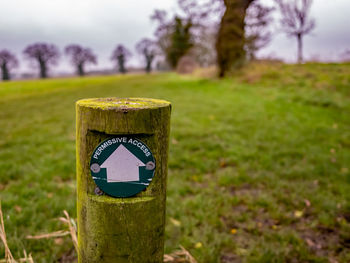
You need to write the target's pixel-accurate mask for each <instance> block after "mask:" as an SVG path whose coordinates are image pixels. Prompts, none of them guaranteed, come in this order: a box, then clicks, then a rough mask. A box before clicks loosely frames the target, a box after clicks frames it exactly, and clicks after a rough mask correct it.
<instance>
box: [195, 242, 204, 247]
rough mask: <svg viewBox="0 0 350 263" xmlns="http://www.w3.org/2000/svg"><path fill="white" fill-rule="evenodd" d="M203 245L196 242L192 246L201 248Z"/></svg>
mask: <svg viewBox="0 0 350 263" xmlns="http://www.w3.org/2000/svg"><path fill="white" fill-rule="evenodd" d="M202 246H203V244H202V243H201V242H197V243H196V244H195V245H194V247H195V248H201V247H202Z"/></svg>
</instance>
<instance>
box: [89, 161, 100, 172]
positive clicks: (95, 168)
mask: <svg viewBox="0 0 350 263" xmlns="http://www.w3.org/2000/svg"><path fill="white" fill-rule="evenodd" d="M90 169H91V171H93V172H94V173H98V172H100V170H101V168H100V166H99V164H98V163H93V164H92V165H91V166H90Z"/></svg>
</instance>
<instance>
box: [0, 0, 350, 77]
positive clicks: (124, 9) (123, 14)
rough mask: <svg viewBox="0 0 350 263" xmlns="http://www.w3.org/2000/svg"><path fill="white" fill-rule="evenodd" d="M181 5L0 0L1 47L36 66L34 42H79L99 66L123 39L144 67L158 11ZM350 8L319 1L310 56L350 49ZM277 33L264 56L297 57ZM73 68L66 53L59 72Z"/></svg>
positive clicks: (132, 0) (171, 1)
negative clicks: (143, 42) (140, 44)
mask: <svg viewBox="0 0 350 263" xmlns="http://www.w3.org/2000/svg"><path fill="white" fill-rule="evenodd" d="M261 1H262V2H264V3H267V4H269V3H271V2H272V0H261ZM176 6H177V5H176V0H127V1H126V0H0V49H4V48H6V49H9V50H11V51H13V52H15V53H16V54H17V56H18V57H19V58H20V60H21V70H27V69H28V68H29V67H30V66H29V63H28V62H27V61H25V60H23V55H22V51H23V49H24V48H25V47H26V46H27V45H28V44H31V43H33V42H38V41H40V42H43V41H44V42H50V43H54V44H56V45H57V46H58V47H59V48H60V49H61V51H62V50H63V48H64V47H65V46H66V45H67V44H71V43H79V44H82V45H83V46H87V47H90V48H92V49H93V50H94V51H95V53H96V54H97V55H98V62H99V64H98V65H97V67H96V68H112V66H113V65H112V64H111V62H110V60H109V57H110V54H111V52H112V50H113V49H114V47H115V46H116V44H119V43H122V44H124V45H126V46H127V47H128V48H129V49H130V50H131V51H132V52H133V53H134V56H133V57H132V59H131V61H130V63H129V65H139V64H140V61H139V58H138V56H137V54H135V50H134V46H135V44H136V43H137V41H139V40H140V39H141V38H143V37H152V35H153V31H154V29H155V25H154V24H153V23H152V22H151V21H150V15H151V14H152V13H153V10H154V9H156V8H157V9H165V10H168V11H170V12H171V11H175V10H176ZM349 10H350V1H349V0H332V1H326V0H314V4H313V7H312V16H313V17H314V18H315V19H316V23H317V25H316V30H315V31H314V33H313V34H312V35H311V36H308V37H306V38H305V42H304V43H305V52H304V53H305V56H306V57H315V56H319V57H320V58H321V59H325V60H335V59H338V58H339V54H340V53H341V52H343V51H344V50H345V49H347V48H350V30H349V23H350V18H349ZM274 31H275V34H274V37H273V40H272V42H271V43H270V44H269V46H268V47H266V48H265V49H264V50H262V52H261V54H263V55H273V56H276V57H282V58H284V59H286V60H288V61H294V60H295V57H296V55H295V54H296V43H295V40H294V39H287V38H286V37H285V36H284V35H283V33H281V32H280V33H278V30H274ZM90 68H91V69H93V68H95V66H94V67H90ZM70 69H71V66H70V65H69V64H68V62H67V58H66V57H64V56H62V58H61V63H60V66H59V67H56V71H58V70H60V71H62V70H65V71H67V70H70Z"/></svg>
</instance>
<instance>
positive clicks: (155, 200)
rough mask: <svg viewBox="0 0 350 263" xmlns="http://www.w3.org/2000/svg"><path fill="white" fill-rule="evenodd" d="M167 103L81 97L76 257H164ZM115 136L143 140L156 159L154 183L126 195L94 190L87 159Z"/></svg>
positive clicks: (101, 259)
mask: <svg viewBox="0 0 350 263" xmlns="http://www.w3.org/2000/svg"><path fill="white" fill-rule="evenodd" d="M170 109H171V106H170V103H169V102H167V101H163V100H155V99H142V98H130V99H118V98H104V99H84V100H80V101H78V102H77V104H76V112H77V195H78V200H77V206H78V246H79V253H78V254H79V256H78V257H79V262H84V263H88V262H162V261H163V250H164V225H165V199H166V178H167V161H168V144H169V130H170ZM113 135H129V136H134V137H135V138H136V139H139V140H142V141H143V142H144V143H146V144H147V146H148V147H149V148H150V149H151V151H152V153H153V156H154V157H155V159H156V163H157V166H156V170H155V175H154V178H153V181H152V183H151V184H150V185H149V186H148V188H146V190H145V191H143V192H141V193H139V194H137V195H136V196H134V197H130V198H114V197H110V196H107V195H103V196H98V195H96V194H95V193H94V190H95V187H96V185H95V183H94V181H93V179H92V178H91V175H90V168H89V161H90V157H91V154H92V152H93V150H94V148H95V147H96V146H97V145H98V144H99V143H100V142H101V141H103V140H104V139H106V138H108V137H112V136H113Z"/></svg>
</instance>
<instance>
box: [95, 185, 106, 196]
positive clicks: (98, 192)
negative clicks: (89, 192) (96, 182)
mask: <svg viewBox="0 0 350 263" xmlns="http://www.w3.org/2000/svg"><path fill="white" fill-rule="evenodd" d="M95 194H96V195H103V194H104V192H103V191H102V190H101V189H100V188H98V187H97V186H96V188H95Z"/></svg>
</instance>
